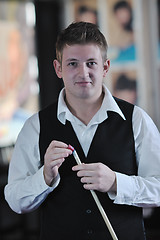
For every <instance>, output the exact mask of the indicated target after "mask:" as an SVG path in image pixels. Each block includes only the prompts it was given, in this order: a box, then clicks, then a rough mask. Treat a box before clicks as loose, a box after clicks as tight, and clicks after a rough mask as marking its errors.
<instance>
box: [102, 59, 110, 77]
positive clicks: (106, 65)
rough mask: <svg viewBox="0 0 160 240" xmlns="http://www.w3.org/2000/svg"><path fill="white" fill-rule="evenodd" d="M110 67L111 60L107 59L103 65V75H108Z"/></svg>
mask: <svg viewBox="0 0 160 240" xmlns="http://www.w3.org/2000/svg"><path fill="white" fill-rule="evenodd" d="M109 68H110V60H109V59H107V60H106V61H105V62H104V65H103V77H105V76H106V74H107V72H108V70H109Z"/></svg>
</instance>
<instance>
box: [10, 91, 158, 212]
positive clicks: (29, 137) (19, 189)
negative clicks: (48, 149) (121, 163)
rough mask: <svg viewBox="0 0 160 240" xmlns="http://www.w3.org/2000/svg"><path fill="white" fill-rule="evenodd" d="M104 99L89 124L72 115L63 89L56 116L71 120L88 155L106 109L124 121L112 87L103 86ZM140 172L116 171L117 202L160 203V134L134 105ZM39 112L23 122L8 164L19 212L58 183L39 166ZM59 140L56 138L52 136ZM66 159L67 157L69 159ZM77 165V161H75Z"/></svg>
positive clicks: (14, 204)
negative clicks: (50, 181)
mask: <svg viewBox="0 0 160 240" xmlns="http://www.w3.org/2000/svg"><path fill="white" fill-rule="evenodd" d="M103 89H104V93H105V95H104V99H103V103H102V106H101V108H100V109H99V111H98V112H97V113H96V114H95V116H94V117H93V118H92V119H91V121H90V122H89V124H88V125H87V126H86V125H85V124H83V123H82V122H81V121H80V120H79V119H77V118H76V117H75V116H73V115H72V113H71V112H70V111H69V109H68V108H67V106H66V104H65V101H64V93H65V90H64V89H63V90H62V91H61V93H60V95H59V100H58V111H57V117H58V119H59V121H60V122H61V123H63V124H65V122H66V120H69V121H70V122H71V124H72V126H73V128H74V131H75V133H76V135H77V137H78V139H79V141H80V144H81V146H82V148H83V151H84V153H85V155H86V156H87V153H88V150H89V147H90V144H91V142H92V139H93V136H94V134H95V132H96V129H97V127H98V124H99V123H101V122H102V121H104V120H105V119H107V118H108V115H107V111H108V110H110V111H114V112H117V113H118V114H119V115H120V116H121V117H122V118H123V119H124V121H125V116H124V115H123V113H122V112H121V110H120V108H119V107H118V105H117V103H116V102H115V100H114V98H113V97H112V95H111V93H110V92H109V90H108V89H107V88H106V87H105V86H103ZM132 123H133V133H134V140H135V151H136V161H137V166H138V176H128V175H125V174H122V173H118V172H116V179H117V194H116V195H115V196H113V195H111V194H109V197H110V198H111V199H113V200H114V203H115V204H127V205H133V206H139V207H155V206H160V134H159V131H158V129H157V128H156V126H155V124H154V123H153V121H152V120H151V118H150V117H149V116H148V115H147V114H146V113H145V112H144V111H143V110H142V109H141V108H139V107H137V106H135V107H134V111H133V116H132ZM39 132H40V125H39V117H38V113H36V114H34V115H33V116H32V117H30V118H29V119H28V120H27V121H26V123H25V124H24V126H23V128H22V130H21V132H20V134H19V136H18V139H17V142H16V146H15V149H14V153H13V156H12V159H11V162H10V166H9V176H8V184H7V185H6V187H5V198H6V200H7V202H8V203H9V205H10V207H11V208H12V209H13V210H14V211H15V212H17V213H24V212H30V211H32V210H34V209H36V208H38V206H39V205H40V204H41V203H42V202H43V201H44V200H45V198H46V197H47V196H48V194H49V193H50V192H52V191H53V190H54V189H55V188H56V187H57V186H58V184H59V181H60V176H59V175H58V176H57V179H56V180H55V182H54V183H53V186H52V187H49V186H48V185H47V184H46V183H45V180H44V176H43V166H42V167H40V153H39ZM53 140H56V139H53ZM66 161H67V159H66ZM75 165H76V163H75Z"/></svg>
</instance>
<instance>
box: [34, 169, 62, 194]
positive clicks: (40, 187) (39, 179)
mask: <svg viewBox="0 0 160 240" xmlns="http://www.w3.org/2000/svg"><path fill="white" fill-rule="evenodd" d="M43 168H44V166H43V167H41V168H40V169H39V170H38V171H37V172H36V173H35V175H34V176H33V180H34V183H35V189H36V192H37V194H41V193H42V192H45V191H47V192H48V193H50V192H52V191H53V190H54V189H55V188H56V187H57V186H58V184H59V182H60V176H59V174H58V175H57V177H56V179H55V180H54V182H53V183H52V185H51V186H48V185H47V184H46V182H45V180H44V175H43Z"/></svg>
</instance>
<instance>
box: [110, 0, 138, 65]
mask: <svg viewBox="0 0 160 240" xmlns="http://www.w3.org/2000/svg"><path fill="white" fill-rule="evenodd" d="M107 6H108V7H107V26H108V42H109V56H110V59H111V61H112V63H113V64H118V63H120V64H123V63H126V62H134V61H136V46H135V36H134V35H135V34H134V24H133V23H134V9H133V2H132V0H126V1H121V0H107Z"/></svg>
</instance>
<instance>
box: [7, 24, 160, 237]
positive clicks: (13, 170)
mask: <svg viewBox="0 0 160 240" xmlns="http://www.w3.org/2000/svg"><path fill="white" fill-rule="evenodd" d="M56 51H57V59H56V60H54V68H55V71H56V73H57V75H58V77H59V78H62V79H63V81H64V89H62V91H61V92H60V95H59V99H58V102H57V103H54V104H53V105H51V106H49V107H47V108H46V109H44V110H42V111H40V112H39V113H38V114H35V115H33V116H32V117H31V118H30V119H29V120H28V121H27V122H26V123H25V125H24V127H23V129H22V131H21V133H20V134H19V137H18V140H17V143H16V146H15V151H14V154H13V157H12V160H11V163H10V168H9V179H8V185H7V186H6V188H5V196H6V200H7V201H8V203H9V205H10V207H11V208H12V209H13V210H14V211H16V212H18V213H25V212H30V211H33V210H34V209H36V208H38V207H39V206H40V205H41V209H42V213H43V214H42V224H41V237H40V239H60V240H63V239H76V240H82V239H83V240H84V239H92V240H94V239H96V240H97V239H99V240H104V239H105V240H106V239H112V237H111V235H110V233H109V232H108V229H107V227H106V225H105V223H104V221H103V219H102V217H101V215H100V213H99V211H98V209H97V206H96V204H95V202H94V200H93V198H92V196H91V194H90V191H88V190H90V189H93V190H95V191H96V192H97V195H98V197H99V200H100V202H101V204H102V206H103V208H104V210H105V211H106V214H107V216H108V218H109V220H110V222H111V224H112V226H113V228H114V230H115V232H116V235H117V237H118V239H123V240H128V239H130V240H137V239H138V240H142V239H145V238H144V230H143V220H142V211H141V207H151V206H159V205H160V174H159V166H160V135H159V132H158V130H157V128H156V127H155V125H154V123H153V122H152V120H151V119H150V117H149V116H148V115H147V114H146V113H145V112H144V111H143V110H142V109H140V108H139V107H137V106H134V105H132V104H130V103H127V102H125V101H122V100H118V99H114V98H113V97H112V95H111V94H110V92H109V91H108V89H107V88H106V86H105V85H104V84H103V78H104V77H105V76H106V74H107V72H108V70H109V66H110V61H109V60H108V59H107V55H106V54H107V43H106V40H105V38H104V36H103V34H102V33H101V32H100V31H99V30H98V28H97V26H96V25H94V24H91V23H85V22H80V23H73V24H71V25H70V26H69V27H68V28H66V29H65V30H64V31H62V33H61V34H60V35H59V37H58V40H57V45H56ZM68 144H71V145H72V146H73V147H74V148H75V149H76V151H77V153H78V155H79V157H80V159H81V161H82V164H81V165H76V162H75V160H74V158H73V156H72V155H71V154H72V151H71V150H70V149H68ZM128 230H129V231H128Z"/></svg>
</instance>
